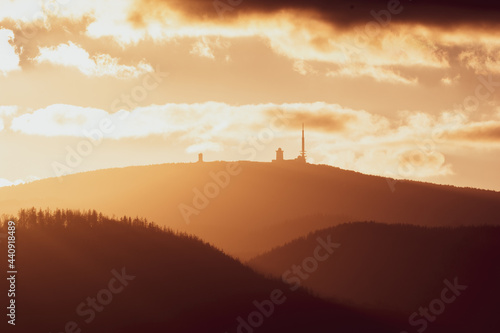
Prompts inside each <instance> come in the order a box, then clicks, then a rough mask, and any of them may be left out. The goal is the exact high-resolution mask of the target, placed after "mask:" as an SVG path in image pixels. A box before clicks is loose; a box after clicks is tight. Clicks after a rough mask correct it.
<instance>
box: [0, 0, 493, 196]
mask: <svg viewBox="0 0 500 333" xmlns="http://www.w3.org/2000/svg"><path fill="white" fill-rule="evenodd" d="M414 2H415V3H412V2H409V1H401V2H399V1H389V2H387V1H378V0H377V1H371V2H369V1H361V0H357V1H351V2H334V3H332V2H328V1H317V0H316V1H284V2H280V1H277V2H270V1H236V0H232V1H224V0H222V1H218V2H215V4H217V6H214V2H213V1H204V0H191V1H173V0H163V1H162V0H120V1H116V0H115V1H110V0H106V1H103V0H101V1H99V0H89V1H80V0H53V1H44V2H42V3H43V6H40V2H39V1H37V0H16V1H2V2H1V3H0V91H1V92H2V94H1V95H0V157H1V158H2V161H3V163H2V164H1V165H0V186H2V185H8V184H12V183H18V182H22V181H29V180H33V179H39V178H46V177H54V176H57V175H59V174H61V173H73V172H82V171H87V170H93V169H100V168H108V167H115V166H127V165H139V164H150V163H165V162H180V161H195V160H196V156H197V153H198V152H203V153H205V159H206V160H241V159H251V160H259V161H270V160H271V159H272V158H273V157H274V151H275V150H276V149H277V147H279V146H280V147H282V148H283V149H284V150H285V157H286V158H294V157H295V156H296V155H297V154H298V151H299V149H300V124H301V123H302V122H304V123H305V124H306V134H307V138H306V139H307V147H306V148H307V151H308V156H309V161H310V162H314V163H324V164H330V165H335V166H338V167H341V168H346V169H351V170H356V171H360V172H364V173H370V174H377V175H383V176H388V177H395V178H410V179H417V180H423V181H432V182H438V183H446V184H453V185H458V186H471V187H481V188H488V189H494V190H500V177H499V176H498V171H497V169H498V167H497V166H498V165H499V163H500V154H499V148H500V104H499V102H500V97H499V94H498V89H499V88H500V60H498V59H500V57H499V56H500V37H498V34H497V33H496V32H497V31H498V27H497V23H496V22H500V21H499V19H498V17H497V16H498V13H497V12H496V11H494V10H491V9H489V8H488V6H487V3H486V2H485V1H483V0H480V1H475V2H472V1H460V2H453V3H452V2H450V1H446V0H440V1H434V2H432V1H419V2H418V3H417V2H416V1H414ZM483 2H484V3H483ZM450 3H452V5H450ZM444 13H445V14H444ZM86 133H87V134H86ZM89 133H90V134H89ZM89 135H90V136H91V137H92V138H94V141H92V140H91V139H87V138H86V136H89ZM101 135H102V137H103V139H102V140H101V139H100V136H101ZM97 139H99V140H97ZM73 152H77V153H76V154H78V156H73V155H74V153H73Z"/></svg>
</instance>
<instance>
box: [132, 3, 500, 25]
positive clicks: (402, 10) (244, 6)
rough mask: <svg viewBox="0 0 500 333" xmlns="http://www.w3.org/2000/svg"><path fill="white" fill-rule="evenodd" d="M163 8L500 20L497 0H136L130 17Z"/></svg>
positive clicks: (200, 13) (196, 14)
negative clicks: (390, 11)
mask: <svg viewBox="0 0 500 333" xmlns="http://www.w3.org/2000/svg"><path fill="white" fill-rule="evenodd" d="M215 3H217V4H219V5H220V6H219V11H218V10H216V9H215V7H214V4H215ZM231 4H233V5H231ZM164 8H173V9H176V10H180V11H182V12H184V13H185V14H186V15H187V16H188V17H190V18H193V19H199V20H211V19H215V18H220V15H219V13H220V12H221V11H224V13H225V15H224V19H225V20H227V19H229V20H231V19H235V18H236V17H238V15H242V14H245V13H256V12H257V13H264V14H267V13H276V12H278V11H280V10H284V9H290V10H297V11H304V13H310V14H311V13H313V14H315V15H317V16H320V17H321V18H323V19H324V20H327V21H330V22H331V23H332V24H335V25H336V26H339V27H349V26H352V25H360V24H365V23H367V22H369V21H373V20H375V17H374V16H373V15H372V14H371V12H372V11H374V12H376V13H381V11H384V13H385V14H387V13H388V11H387V9H392V12H393V14H391V15H390V16H391V18H390V19H391V21H392V22H408V23H422V24H428V25H435V26H442V27H453V26H455V25H460V24H472V25H480V26H482V25H496V24H498V23H499V22H500V3H499V2H497V1H488V0H453V1H452V0H401V1H397V0H352V1H322V0H286V1H284V0H277V1H270V0H218V1H214V0H136V4H135V6H134V9H133V10H132V12H131V14H130V19H131V21H133V22H135V23H139V24H140V23H142V22H144V21H147V20H148V19H151V18H156V19H161V15H162V13H163V11H162V10H163V9H164ZM225 9H227V10H225ZM379 19H380V20H382V21H383V22H385V21H387V16H386V15H381V16H380V17H379ZM226 22H227V21H226Z"/></svg>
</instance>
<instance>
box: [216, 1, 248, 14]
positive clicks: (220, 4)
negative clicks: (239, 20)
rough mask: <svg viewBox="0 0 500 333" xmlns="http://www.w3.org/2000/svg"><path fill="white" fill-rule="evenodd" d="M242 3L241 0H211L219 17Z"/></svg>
mask: <svg viewBox="0 0 500 333" xmlns="http://www.w3.org/2000/svg"><path fill="white" fill-rule="evenodd" d="M242 3H243V0H215V1H214V2H212V5H213V6H214V9H215V11H216V12H217V15H219V17H220V18H224V14H225V13H226V12H232V11H234V10H235V8H236V7H238V6H239V5H241V4H242Z"/></svg>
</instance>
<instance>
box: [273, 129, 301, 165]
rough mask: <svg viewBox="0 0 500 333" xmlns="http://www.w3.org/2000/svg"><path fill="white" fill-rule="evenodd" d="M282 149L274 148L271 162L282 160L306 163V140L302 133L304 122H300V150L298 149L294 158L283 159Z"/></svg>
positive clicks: (280, 161) (281, 161)
mask: <svg viewBox="0 0 500 333" xmlns="http://www.w3.org/2000/svg"><path fill="white" fill-rule="evenodd" d="M284 153H285V152H284V151H283V149H281V148H278V150H276V159H275V160H273V161H272V162H273V163H283V162H299V163H306V140H305V135H304V124H302V150H301V151H300V155H299V156H297V158H295V159H294V160H285V159H284V157H283V156H284Z"/></svg>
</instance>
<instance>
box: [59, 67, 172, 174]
mask: <svg viewBox="0 0 500 333" xmlns="http://www.w3.org/2000/svg"><path fill="white" fill-rule="evenodd" d="M168 75H169V74H168V73H167V72H162V71H161V70H160V67H159V66H157V68H156V71H155V72H153V73H148V74H146V75H145V76H144V78H143V79H142V82H141V84H140V85H136V86H134V87H133V88H132V89H131V90H130V91H129V92H128V93H123V94H121V95H120V97H119V98H116V99H115V100H113V102H112V103H111V112H113V114H116V115H117V116H115V117H116V118H118V122H122V121H124V120H125V119H126V118H128V117H129V116H130V112H129V111H131V110H132V109H134V108H136V107H137V106H138V105H139V103H140V102H142V101H144V100H145V99H146V98H147V97H148V95H149V93H150V92H151V91H153V90H155V89H157V88H158V87H159V86H160V84H161V83H162V82H163V80H164V78H166V77H168ZM116 125H118V124H117V121H116V120H115V121H113V119H112V118H111V115H108V116H106V117H104V118H102V119H101V120H100V121H99V123H98V125H97V127H96V128H94V129H92V130H83V131H82V134H83V136H84V137H85V139H82V140H79V141H78V143H77V144H76V145H75V146H74V147H72V146H69V145H68V146H66V155H65V158H64V161H54V162H52V164H51V166H52V170H53V171H54V174H55V175H56V177H57V178H58V179H59V181H62V176H65V175H68V174H71V173H73V172H74V171H75V170H76V169H77V168H78V167H80V165H81V164H82V163H83V161H84V159H85V158H86V157H88V156H90V155H91V154H92V153H93V152H94V149H96V148H97V147H99V146H100V145H101V144H102V142H103V141H104V139H105V138H106V136H109V135H110V134H112V133H113V132H114V131H116V129H117V126H116Z"/></svg>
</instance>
